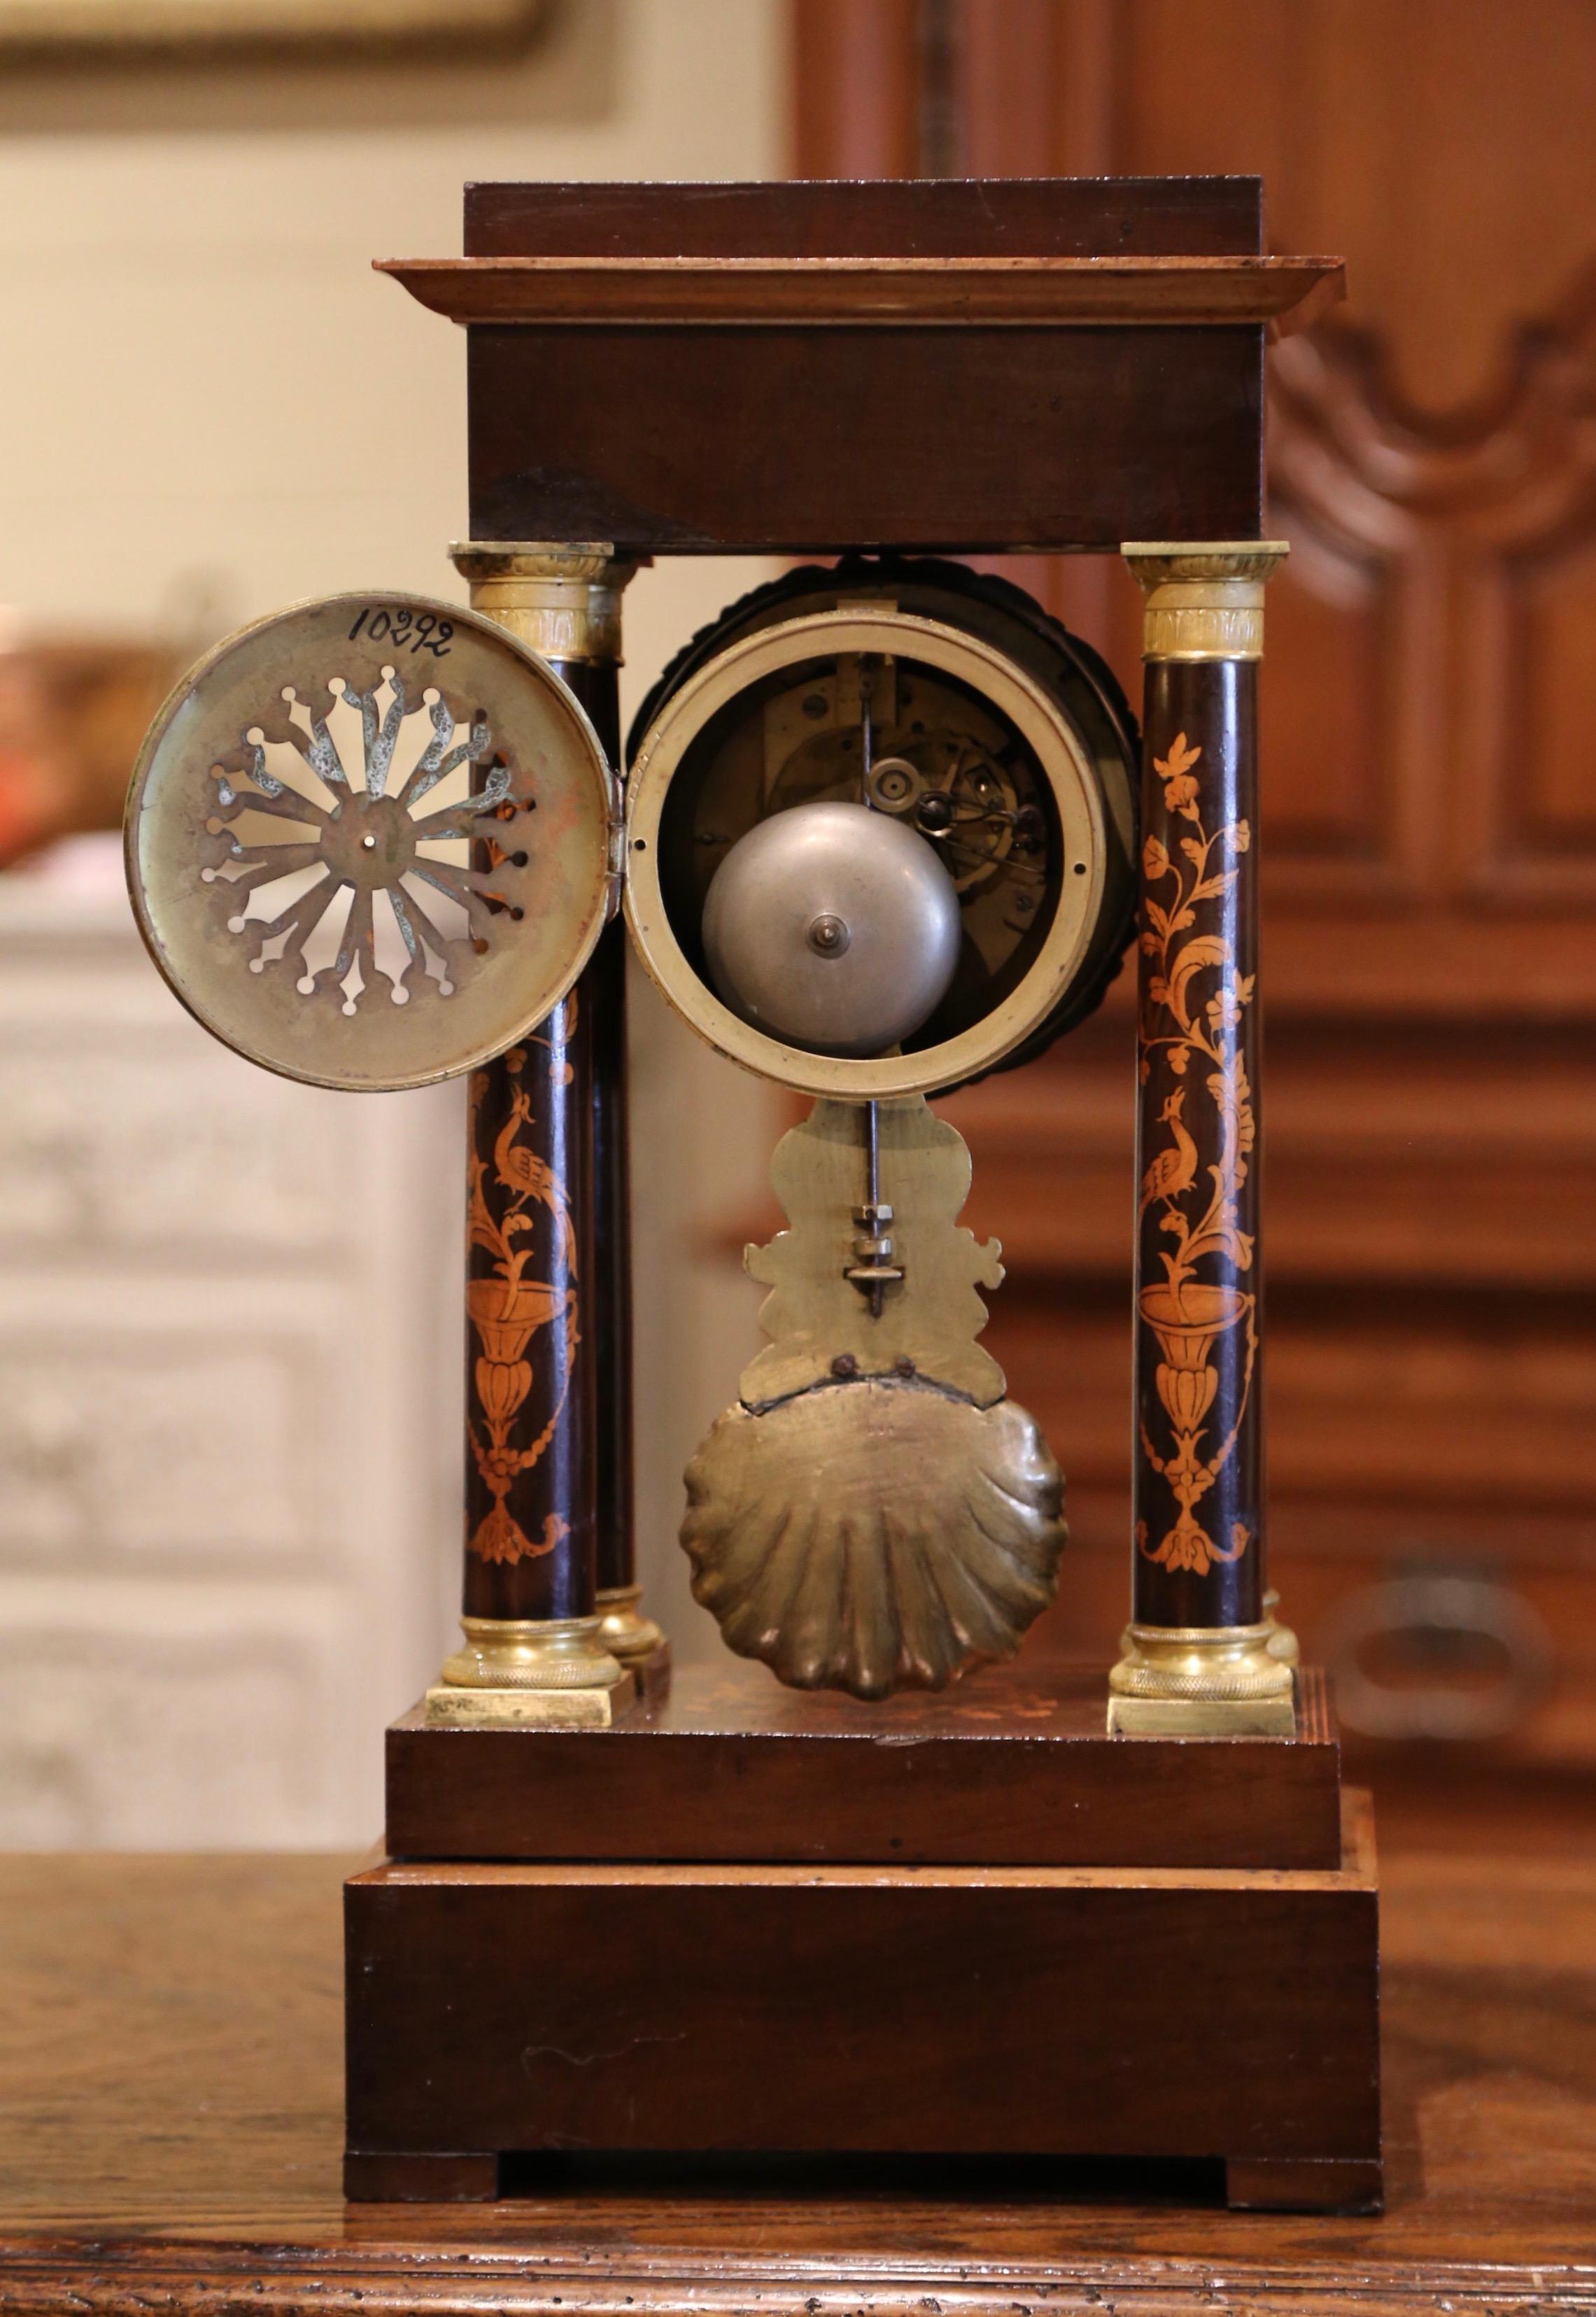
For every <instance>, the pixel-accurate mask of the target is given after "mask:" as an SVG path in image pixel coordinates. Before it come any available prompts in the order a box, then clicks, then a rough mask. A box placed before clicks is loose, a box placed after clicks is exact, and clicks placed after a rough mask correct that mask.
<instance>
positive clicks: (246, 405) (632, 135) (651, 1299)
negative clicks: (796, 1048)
mask: <svg viewBox="0 0 1596 2317" xmlns="http://www.w3.org/2000/svg"><path fill="white" fill-rule="evenodd" d="M550 13H551V28H550V31H549V34H548V38H547V39H546V40H544V41H543V42H542V43H541V45H540V46H539V47H538V48H537V49H534V50H533V51H532V52H531V53H530V54H529V55H527V56H526V57H524V58H519V59H515V60H505V59H504V58H498V59H488V60H484V59H482V58H460V57H459V56H451V55H450V54H449V53H447V51H446V49H445V48H444V47H443V46H440V47H438V48H436V49H433V50H431V51H429V52H428V53H427V54H426V55H424V57H422V58H419V59H412V60H410V61H406V62H391V61H390V62H381V61H373V60H370V59H368V60H366V61H364V62H361V61H359V60H353V59H352V60H347V61H345V62H342V63H326V62H324V63H322V64H320V65H317V66H314V67H305V66H299V67H296V66H294V65H292V64H290V63H287V62H274V63H272V62H268V63H260V62H256V63H251V64H247V65H238V66H235V67H212V66H206V67H181V66H176V65H170V64H168V65H161V66H156V65H148V64H145V65H138V66H131V65H129V67H125V68H123V69H120V70H114V71H113V70H108V69H94V70H92V71H73V72H55V73H40V72H33V71H26V72H24V71H22V70H18V69H15V68H9V67H0V72H3V73H4V77H3V78H0V348H3V349H4V358H3V359H0V605H6V604H9V605H10V606H12V607H13V609H14V611H15V613H17V615H18V616H19V617H20V619H21V621H22V623H23V624H24V626H26V627H35V628H40V629H49V630H52V631H61V630H74V631H76V630H83V629H85V628H89V629H104V630H116V631H149V630H151V629H157V628H159V629H170V628H171V627H172V626H173V625H174V623H177V622H182V623H183V624H184V625H185V626H187V627H191V628H192V630H193V631H194V632H195V636H196V640H202V638H203V636H204V635H208V634H210V633H214V632H216V631H219V630H220V629H221V628H222V627H225V626H227V625H231V624H233V623H235V622H237V621H239V620H243V619H245V618H247V617H250V616H252V615H254V614H255V613H259V612H261V611H263V610H266V609H270V608H271V607H272V606H274V605H276V604H281V603H283V602H286V601H289V600H290V599H292V598H294V597H296V596H299V595H309V594H313V593H317V592H321V591H325V590H332V589H336V588H342V587H354V586H371V585H373V584H376V583H378V582H380V583H381V584H382V585H383V586H392V587H401V588H414V589H416V590H420V591H424V592H432V593H435V594H441V595H456V596H458V595H459V594H460V593H461V592H462V591H461V590H460V587H459V582H458V581H457V580H456V577H455V575H454V573H453V571H452V568H451V567H450V564H449V563H448V560H447V558H446V555H445V552H444V550H445V543H446V542H447V541H448V540H450V538H452V537H456V536H459V534H460V533H461V532H463V531H464V530H465V528H466V493H465V362H464V352H465V349H464V340H463V336H462V335H461V334H460V333H459V332H458V331H456V330H454V329H452V328H451V327H450V326H449V325H448V324H446V323H444V322H441V321H440V320H439V319H438V318H436V317H434V316H432V315H429V314H427V313H425V312H424V310H423V309H421V308H420V307H418V306H416V305H415V304H413V303H412V302H411V301H410V300H408V299H407V298H406V296H405V295H404V293H403V292H402V291H400V290H398V289H397V287H396V286H395V285H394V284H393V283H392V282H388V281H386V280H383V279H381V278H380V277H379V276H377V275H374V274H373V273H371V272H370V260H371V259H372V258H373V257H376V256H389V255H419V254H450V253H452V252H455V251H458V249H459V241H460V222H459V219H460V188H461V184H462V183H463V181H464V180H466V179H467V178H468V177H475V178H490V177H544V178H560V177H607V176H614V177H644V178H647V177H661V178H672V177H677V178H681V177H736V176H754V177H757V176H768V175H772V174H780V168H781V165H782V158H781V156H782V144H783V121H784V116H785V109H786V92H785V83H784V73H785V18H786V6H785V0H550ZM762 576H763V573H762V569H761V568H760V567H757V566H751V565H745V564H734V565H727V564H714V563H707V562H695V563H683V564H673V565H667V566H664V567H662V568H657V569H655V570H654V571H652V572H648V573H645V574H644V575H643V576H642V577H640V578H639V579H638V581H637V582H636V583H635V585H634V587H633V589H632V591H631V593H630V595H629V601H628V640H629V648H628V658H629V673H628V691H629V696H630V698H631V699H632V700H634V701H635V699H636V698H637V696H638V692H639V691H640V689H641V688H642V686H643V685H644V684H646V682H647V681H648V680H649V679H650V678H651V677H652V675H653V674H654V673H655V671H656V669H657V668H658V666H659V665H660V664H661V662H662V661H663V659H664V658H665V657H666V656H667V655H668V653H669V652H670V651H671V650H673V649H674V647H675V645H676V643H677V642H678V641H680V640H682V638H683V637H684V636H685V635H686V634H688V633H689V632H691V630H692V629H693V628H694V627H696V626H697V625H698V624H699V623H700V622H701V621H702V620H703V619H704V618H706V617H708V616H709V615H710V614H711V613H713V612H714V611H715V610H716V609H717V608H718V606H719V605H720V604H722V603H723V602H725V601H726V600H727V599H728V598H729V597H730V596H732V595H736V594H737V593H739V592H741V590H742V588H743V587H744V586H747V585H750V584H753V580H754V579H756V578H757V577H762ZM635 1043H636V1046H637V1050H638V1067H637V1073H636V1096H635V1099H636V1110H637V1124H636V1145H637V1187H638V1200H637V1203H638V1235H639V1240H640V1247H641V1253H640V1261H639V1315H638V1316H639V1367H640V1378H641V1383H642V1394H641V1397H642V1406H641V1409H640V1411H639V1443H640V1454H641V1478H642V1509H643V1516H644V1533H645V1554H646V1562H647V1567H646V1575H647V1578H648V1581H649V1586H650V1597H651V1600H652V1602H654V1603H655V1605H656V1606H659V1607H660V1609H661V1610H662V1611H663V1614H664V1617H665V1620H666V1622H667V1624H669V1625H670V1626H671V1628H672V1630H673V1638H674V1639H675V1641H676V1642H677V1644H678V1647H679V1649H684V1650H685V1651H688V1652H689V1653H691V1652H692V1651H695V1650H702V1649H703V1648H704V1647H705V1646H706V1641H707V1620H704V1619H702V1617H701V1615H700V1613H699V1612H697V1611H696V1610H694V1609H693V1608H692V1606H691V1602H690V1601H689V1600H688V1599H687V1597H686V1592H685V1584H684V1565H683V1564H682V1559H681V1555H680V1553H679V1552H677V1550H676V1548H675V1545H674V1543H673V1532H674V1527H675V1524H676V1519H677V1517H678V1507H679V1500H680V1482H679V1474H680V1469H681V1465H682V1462H683V1461H684V1459H685V1457H686V1455H687V1454H688V1453H689V1451H690V1450H691V1446H692V1445H693V1443H694V1441H695V1440H696V1438H697V1437H698V1436H699V1434H700V1432H701V1431H702V1429H703V1428H704V1427H705V1426H706V1425H707V1423H708V1422H709V1419H710V1418H711V1417H712V1416H713V1415H714V1413H715V1412H716V1410H717V1409H718V1407H719V1406H721V1405H722V1404H723V1403H724V1401H725V1400H727V1398H729V1397H730V1395H731V1391H732V1388H733V1384H734V1382H735V1378H736V1372H737V1368H738V1366H739V1365H740V1364H741V1362H742V1360H743V1358H744V1357H745V1355H746V1352H747V1349H748V1348H749V1346H750V1344H751V1342H752V1340H753V1333H754V1331H753V1309H754V1303H755V1297H754V1293H753V1290H752V1289H751V1288H750V1287H748V1286H747V1285H746V1284H745V1283H744V1282H742V1280H741V1279H740V1278H739V1277H738V1276H737V1275H736V1273H735V1272H729V1271H728V1270H727V1267H726V1266H725V1265H724V1264H721V1265H719V1266H717V1264H716V1263H715V1261H713V1260H712V1259H706V1257H705V1256H704V1254H703V1252H702V1247H703V1239H704V1232H703V1230H702V1222H703V1219H704V1218H705V1217H706V1216H707V1215H709V1214H712V1213H717V1212H719V1213H723V1214H724V1213H726V1212H738V1211H745V1210H746V1209H747V1208H748V1207H749V1205H750V1204H751V1203H754V1202H756V1201H757V1200H758V1199H759V1197H760V1195H761V1189H762V1174H763V1167H764V1163H765V1159H766V1157H767V1155H768V1148H769V1144H770V1141H771V1136H772V1133H773V1131H774V1129H773V1125H772V1116H773V1113H772V1106H771V1099H770V1097H769V1096H768V1095H767V1094H766V1093H765V1092H764V1091H763V1090H762V1088H760V1087H757V1086H756V1085H755V1084H754V1082H753V1081H752V1080H749V1079H746V1078H743V1077H742V1076H741V1075H740V1074H738V1073H736V1072H735V1071H732V1070H731V1069H729V1068H728V1067H727V1065H725V1064H723V1063H720V1062H718V1061H716V1060H714V1059H713V1058H712V1057H710V1056H709V1054H708V1053H707V1052H706V1051H703V1050H702V1049H700V1047H699V1046H698V1045H697V1043H696V1042H695V1041H693V1040H692V1039H691V1036H689V1034H688V1033H685V1032H684V1031H682V1029H681V1028H680V1027H679V1025H677V1024H675V1023H674V1022H673V1020H671V1019H670V1018H668V1017H667V1016H666V1015H665V1014H664V1009H663V1007H662V1006H660V1005H659V1004H658V1002H657V1001H656V1000H655V999H654V998H653V997H652V993H651V992H648V991H647V990H646V989H644V990H642V991H640V992H639V996H638V1007H637V1023H636V1038H635ZM245 1067H246V1066H245V1064H244V1063H242V1062H240V1063H238V1064H237V1069H239V1070H240V1071H242V1070H244V1069H245ZM402 1099H405V1100H408V1099H410V1098H409V1097H405V1098H402ZM436 1195H437V1197H438V1199H439V1200H440V1201H441V1202H447V1203H450V1206H451V1207H452V1204H453V1203H455V1202H457V1201H458V1199H459V1183H458V1182H457V1181H456V1180H454V1179H453V1176H452V1170H451V1169H450V1168H446V1169H444V1170H443V1174H442V1176H441V1179H440V1180H439V1182H438V1185H437V1190H436ZM457 1345H458V1337H456V1336H455V1334H454V1332H453V1330H452V1328H450V1329H449V1330H448V1331H447V1339H446V1340H444V1341H442V1342H441V1343H440V1344H439V1345H438V1346H434V1347H432V1349H431V1350H430V1351H418V1357H424V1356H431V1357H434V1358H436V1359H438V1360H440V1361H443V1360H448V1361H450V1362H452V1361H453V1359H454V1358H455V1355H456V1350H457ZM450 1373H452V1370H450ZM441 1374H442V1370H441V1369H440V1376H441ZM449 1398H450V1396H449V1393H448V1392H447V1391H445V1390H444V1389H443V1387H442V1384H440V1405H441V1407H444V1408H447V1406H448V1404H449ZM437 1454H438V1457H439V1459H440V1461H441V1463H448V1462H450V1460H454V1459H457V1458H458V1454H459V1443H458V1440H457V1439H456V1438H455V1436H454V1434H453V1429H452V1426H451V1425H443V1424H441V1428H440V1434H439V1440H438V1445H437ZM453 1547H454V1540H453V1538H452V1537H449V1538H445V1539H442V1540H441V1542H440V1565H441V1568H445V1569H446V1568H447V1567H448V1566H449V1565H450V1561H451V1560H452V1554H453ZM440 1590H441V1587H440ZM438 1622H439V1624H440V1626H441V1622H442V1620H441V1613H440V1615H439V1618H438ZM436 1639H437V1644H438V1646H439V1647H441V1646H442V1642H443V1635H442V1633H441V1631H440V1632H439V1633H438V1634H437V1636H436ZM418 1646H419V1647H420V1648H421V1650H422V1653H423V1655H425V1654H426V1652H427V1651H429V1650H430V1648H431V1646H432V1643H431V1641H430V1639H429V1638H428V1637H426V1636H423V1637H421V1641H420V1642H419V1643H418ZM338 1831H339V1832H340V1833H342V1832H343V1829H338ZM369 1831H370V1829H369V1827H367V1826H365V1825H364V1824H363V1823H362V1824H361V1825H360V1826H355V1825H351V1826H350V1828H349V1829H347V1832H348V1835H349V1836H350V1837H353V1836H355V1835H361V1834H365V1833H368V1832H369ZM175 1832H176V1835H177V1838H181V1835H182V1828H181V1825H179V1826H177V1828H176V1829H175ZM239 1834H240V1837H241V1838H247V1835H248V1829H239ZM105 1838H106V1839H111V1840H114V1839H116V1838H117V1832H116V1829H115V1828H114V1827H112V1828H110V1829H107V1830H106V1833H105Z"/></svg>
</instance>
